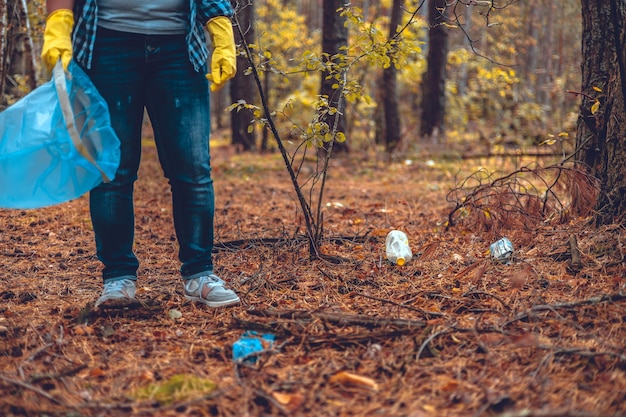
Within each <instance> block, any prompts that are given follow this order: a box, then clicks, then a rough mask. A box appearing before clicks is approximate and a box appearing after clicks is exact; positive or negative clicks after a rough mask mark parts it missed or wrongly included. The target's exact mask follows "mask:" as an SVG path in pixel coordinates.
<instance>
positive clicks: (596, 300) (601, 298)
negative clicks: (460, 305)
mask: <svg viewBox="0 0 626 417" xmlns="http://www.w3.org/2000/svg"><path fill="white" fill-rule="evenodd" d="M622 300H626V294H623V293H621V292H620V293H617V294H603V295H598V296H595V297H591V298H588V299H586V300H579V301H573V302H570V303H556V304H539V305H536V306H532V307H531V308H530V309H528V310H526V311H523V312H521V313H520V314H518V315H517V316H516V317H515V318H514V319H512V320H510V321H508V322H506V323H505V324H504V326H507V325H509V324H511V323H513V322H515V321H518V320H522V319H525V318H526V317H528V316H530V315H531V314H532V313H537V312H540V311H546V310H548V311H555V310H566V309H570V308H576V307H580V306H584V305H592V304H600V303H605V302H611V301H622Z"/></svg>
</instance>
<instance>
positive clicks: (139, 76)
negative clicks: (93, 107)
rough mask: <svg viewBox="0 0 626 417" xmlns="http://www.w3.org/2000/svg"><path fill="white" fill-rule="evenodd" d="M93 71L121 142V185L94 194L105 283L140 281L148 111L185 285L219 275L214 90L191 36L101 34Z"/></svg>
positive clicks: (93, 216) (93, 213)
mask: <svg viewBox="0 0 626 417" xmlns="http://www.w3.org/2000/svg"><path fill="white" fill-rule="evenodd" d="M85 71H86V72H87V73H88V74H89V76H90V78H91V80H92V81H93V83H94V84H95V86H96V87H97V88H98V91H99V92H100V94H102V96H103V97H104V99H105V100H106V102H107V103H108V105H109V111H110V114H111V125H112V127H113V129H114V130H115V132H116V133H117V135H118V136H119V138H120V141H121V162H120V166H119V169H118V170H117V174H116V176H115V179H114V180H113V181H112V182H110V183H106V184H105V183H103V184H101V185H99V186H98V187H96V188H95V189H93V190H92V191H91V192H90V196H89V203H90V212H91V220H92V224H93V229H94V234H95V240H96V254H97V256H98V259H99V260H100V261H101V262H102V263H103V264H104V268H103V270H102V278H103V280H104V281H105V282H106V281H111V280H116V279H120V278H121V277H125V278H132V279H136V276H137V269H138V268H139V261H138V260H137V257H136V256H135V254H134V252H133V242H134V227H135V219H134V206H133V187H134V183H135V181H136V180H137V171H138V169H139V161H140V159H141V132H142V122H143V116H144V109H145V110H147V112H148V115H149V116H150V121H151V122H152V127H153V129H154V139H155V143H156V148H157V152H158V155H159V162H160V164H161V167H162V169H163V173H164V175H165V177H166V178H167V179H168V180H169V185H170V187H171V190H172V206H173V213H174V227H175V230H176V237H177V239H178V244H179V253H178V256H179V259H180V261H181V263H182V266H181V269H180V272H181V274H182V276H183V277H184V278H186V277H190V276H192V275H197V274H199V273H202V272H210V271H212V270H213V262H212V258H211V252H212V250H213V217H214V212H215V201H214V193H213V180H212V179H211V163H210V155H209V135H210V128H211V122H210V114H209V111H210V108H209V86H208V81H207V80H206V78H205V74H204V73H200V72H196V71H194V68H193V66H192V64H191V62H190V61H189V58H188V54H187V44H186V42H185V37H184V35H160V36H149V35H139V34H132V33H123V32H116V31H111V30H106V29H101V28H99V29H98V33H97V37H96V43H95V46H94V59H93V63H92V69H91V70H87V69H85Z"/></svg>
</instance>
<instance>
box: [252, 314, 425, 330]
mask: <svg viewBox="0 0 626 417" xmlns="http://www.w3.org/2000/svg"><path fill="white" fill-rule="evenodd" d="M248 314H252V315H255V316H263V317H278V318H289V319H297V320H298V321H302V320H305V321H313V320H316V319H319V320H323V321H326V322H329V323H333V324H336V325H340V326H353V325H357V326H364V327H387V326H391V327H399V328H404V329H408V330H416V329H423V328H424V327H426V322H425V321H421V320H409V319H389V318H385V317H375V316H365V315H361V314H342V313H328V312H310V311H306V310H288V311H278V310H273V309H266V310H250V311H248Z"/></svg>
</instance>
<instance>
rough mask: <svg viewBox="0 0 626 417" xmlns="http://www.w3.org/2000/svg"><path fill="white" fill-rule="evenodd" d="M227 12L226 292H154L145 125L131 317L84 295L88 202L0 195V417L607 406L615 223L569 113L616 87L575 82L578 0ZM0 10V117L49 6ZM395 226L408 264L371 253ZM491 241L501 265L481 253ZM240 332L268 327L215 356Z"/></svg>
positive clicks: (157, 248)
mask: <svg viewBox="0 0 626 417" xmlns="http://www.w3.org/2000/svg"><path fill="white" fill-rule="evenodd" d="M582 3H583V10H584V5H585V4H591V3H592V2H585V1H583V2H582ZM613 3H616V2H615V1H611V4H613ZM618 3H619V6H620V10H621V13H622V14H623V13H624V9H625V8H626V6H625V4H624V2H618ZM236 5H237V6H238V9H237V10H238V12H237V15H236V16H235V19H234V22H235V33H236V37H237V38H238V41H239V46H240V48H239V50H240V60H239V62H238V66H239V72H238V76H237V78H236V79H234V80H233V81H232V82H231V85H230V86H229V87H228V88H227V89H224V90H221V91H220V92H218V93H216V94H214V95H213V97H212V106H213V109H214V111H213V113H212V115H211V117H212V124H213V138H212V157H213V159H212V161H213V165H214V172H215V175H216V193H217V195H218V223H219V224H218V226H217V231H216V232H217V236H218V242H217V245H216V252H217V253H216V256H217V259H218V264H219V265H221V273H223V275H224V277H225V278H226V279H227V280H229V281H230V283H231V285H233V286H234V288H235V289H236V290H237V291H238V292H239V293H240V294H242V299H243V308H241V309H237V310H233V311H228V310H227V311H222V310H218V311H211V310H208V309H203V308H201V307H200V308H198V307H195V306H193V305H190V304H189V303H186V302H185V301H184V299H183V298H182V297H181V293H180V291H176V289H173V288H172V285H171V282H172V280H173V279H174V277H175V276H176V268H177V266H176V261H175V259H174V258H175V256H173V255H172V254H173V253H175V251H176V244H175V237H174V233H173V230H172V225H171V222H170V219H169V207H168V206H169V198H170V197H171V194H170V193H169V190H168V189H167V187H166V186H165V185H164V184H161V183H160V182H159V181H160V177H159V173H160V171H159V168H158V163H157V159H156V154H155V150H154V146H153V142H152V138H151V130H150V124H149V121H147V122H146V127H145V132H144V133H145V142H144V145H145V153H144V162H143V164H142V172H141V174H142V175H141V178H142V179H141V180H140V181H139V182H138V187H137V188H138V189H137V198H136V203H137V222H138V225H137V242H138V248H137V250H138V254H139V255H140V257H141V259H142V274H143V276H144V279H145V282H146V284H145V285H144V286H141V287H140V288H139V291H138V296H139V297H140V299H141V300H142V301H143V302H144V305H143V306H142V308H139V309H136V310H133V309H131V310H124V311H114V312H111V311H108V312H99V311H94V310H93V297H94V295H95V294H97V292H98V291H99V282H98V278H97V275H98V268H99V266H98V263H97V260H96V259H95V257H94V255H93V249H92V247H93V243H92V242H91V240H92V239H91V228H90V224H89V221H88V215H87V210H88V208H87V205H86V201H85V199H84V198H81V199H77V200H75V201H72V202H69V203H67V204H64V205H59V206H55V207H51V208H46V209H42V210H35V211H31V210H0V226H1V228H2V230H3V232H2V235H1V238H0V257H1V258H0V259H2V263H3V265H2V266H3V269H4V271H3V272H2V273H0V300H1V302H2V304H0V314H1V316H0V341H2V342H5V343H4V346H3V347H2V348H0V369H1V372H0V392H2V393H3V394H5V395H3V396H2V397H1V399H0V411H2V412H3V413H4V414H5V415H64V416H66V415H67V416H69V415H119V413H126V412H131V411H132V412H133V413H135V414H137V415H178V414H181V413H185V414H188V415H375V414H376V415H377V414H381V413H382V414H383V415H390V416H391V415H402V416H427V415H437V416H445V415H458V416H466V415H474V416H480V415H497V416H502V417H504V416H508V417H513V416H544V417H546V416H623V415H624V414H625V413H626V410H625V407H626V406H625V404H626V401H625V400H626V397H625V394H624V392H626V373H625V370H626V357H625V354H624V343H623V341H624V339H625V337H626V335H625V329H624V325H623V323H624V319H625V317H624V308H623V301H624V299H625V298H626V296H625V295H624V277H625V268H624V253H625V249H624V245H623V241H624V228H623V217H620V216H619V214H620V213H616V212H612V213H610V214H611V216H610V218H611V219H617V220H616V221H607V220H603V221H594V219H595V217H594V216H595V213H596V212H597V211H594V205H595V204H596V200H597V196H598V195H602V193H600V191H599V190H600V188H601V186H600V184H603V183H604V182H603V181H602V176H601V175H598V176H597V177H595V176H594V175H592V174H595V173H593V172H592V171H591V170H586V169H582V168H580V167H579V166H574V164H573V163H572V161H573V160H574V159H575V152H576V151H577V150H580V149H581V148H583V147H584V146H583V145H585V144H588V143H589V142H586V141H584V140H580V138H581V137H584V135H582V134H581V120H582V119H584V117H583V116H585V115H591V116H596V118H597V119H598V120H600V119H599V117H600V115H604V114H607V115H608V114H610V112H609V108H610V106H608V104H607V103H610V101H609V100H608V99H607V97H608V96H609V93H612V92H613V91H615V90H619V89H615V88H610V86H611V84H610V83H609V81H607V79H608V80H614V79H615V77H613V78H611V77H606V79H604V81H606V83H605V82H604V81H603V82H600V81H599V80H598V79H597V78H596V79H594V80H593V82H591V83H585V81H584V80H585V74H584V65H583V64H584V62H585V61H584V58H583V54H582V53H581V45H584V44H585V41H584V39H583V38H584V34H585V29H584V22H583V19H582V16H581V3H580V2H575V1H569V0H568V1H563V2H552V1H547V0H528V1H503V2H495V1H476V0H467V1H453V2H440V1H436V2H411V1H398V0H396V1H393V2H392V1H391V0H390V1H374V0H369V1H364V2H360V4H351V5H344V4H343V3H342V2H339V1H317V2H316V1H304V0H299V1H295V0H294V1H278V0H268V1H263V2H239V3H236ZM2 7H3V9H2V11H3V14H2V15H3V21H2V25H3V26H2V30H3V31H2V35H3V36H2V42H3V43H2V51H3V54H2V67H1V68H2V71H3V77H2V89H1V90H0V91H2V92H3V95H2V103H1V105H2V106H3V107H6V106H8V105H10V104H12V103H14V102H15V101H16V100H18V99H19V98H20V97H23V96H24V95H25V94H27V93H28V92H29V91H32V89H33V88H36V86H37V85H40V84H41V83H43V82H46V81H47V74H45V73H44V71H43V69H42V68H41V65H40V62H39V50H40V48H41V38H42V33H43V27H44V20H45V11H44V7H43V4H42V2H40V1H37V0H36V1H33V2H26V1H25V0H21V1H20V0H17V1H3V2H2ZM599 7H601V6H599ZM607 7H608V3H607ZM599 15H600V14H599ZM329 16H330V17H329ZM610 22H612V21H611V20H602V19H600V24H602V25H604V26H606V27H610ZM331 28H332V29H331ZM622 30H623V27H622ZM435 34H436V35H435ZM604 41H605V42H606V41H608V38H607V37H606V36H605V38H604ZM434 42H435V43H434ZM436 42H438V43H436ZM600 45H602V44H600ZM596 46H598V44H596ZM583 49H584V48H583ZM600 49H601V48H596V50H598V51H600ZM609 49H610V48H609ZM618 49H619V48H618ZM615 62H618V61H615ZM613 67H617V65H614V66H613ZM394 107H396V109H397V114H396V115H395V116H394V115H393V114H391V113H392V112H390V109H392V108H394ZM615 107H617V106H615ZM622 109H623V108H622ZM606 119H612V118H611V117H608V116H607V118H606ZM614 119H616V120H621V116H620V115H619V114H618V115H617V116H616V117H614ZM607 123H609V122H608V121H607ZM609 130H610V129H609ZM609 139H610V137H609ZM607 140H608V139H607ZM600 148H602V146H600ZM582 159H584V158H580V159H579V160H578V162H581V160H582ZM615 166H616V167H617V166H618V165H615ZM590 171H591V172H590ZM618 174H619V171H618ZM622 177H623V176H622ZM615 191H616V193H617V195H618V196H619V195H620V192H619V189H617V188H616V190H615ZM621 194H622V199H623V193H621ZM393 228H399V229H403V230H405V231H406V232H407V234H408V235H409V238H410V241H411V246H412V249H413V252H414V255H415V256H414V259H413V260H412V261H411V262H409V263H408V264H407V265H406V266H405V267H404V268H399V267H397V266H396V265H393V264H391V263H389V262H386V261H385V259H384V240H385V236H386V234H387V232H388V231H389V230H391V229H393ZM501 237H508V238H509V239H510V240H511V241H512V242H513V245H514V247H515V257H514V258H513V259H512V262H510V263H501V262H498V261H497V260H493V259H491V258H490V255H491V254H490V252H489V246H490V244H491V243H493V242H495V241H496V240H498V239H500V238H501ZM16 277H19V278H20V279H19V280H16ZM42 278H43V279H42ZM244 331H256V332H258V333H262V334H267V335H272V336H275V337H276V338H277V343H276V344H275V345H273V347H272V348H270V349H267V350H266V351H265V352H263V353H259V354H258V355H257V356H258V357H257V356H253V358H252V359H254V360H253V361H252V362H246V361H237V360H234V359H233V351H232V347H233V345H234V344H235V342H236V341H238V340H240V337H241V336H242V333H243V332H244ZM265 347H266V348H267V347H268V343H267V342H265Z"/></svg>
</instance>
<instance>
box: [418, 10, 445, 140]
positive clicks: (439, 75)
mask: <svg viewBox="0 0 626 417" xmlns="http://www.w3.org/2000/svg"><path fill="white" fill-rule="evenodd" d="M445 10H446V0H429V1H428V18H429V24H430V31H429V33H428V57H427V60H428V67H427V69H426V74H424V79H423V82H422V87H423V91H424V94H423V96H422V117H421V125H420V133H421V136H422V137H431V138H434V137H436V136H437V135H438V134H440V133H442V132H443V129H444V119H443V118H444V114H445V97H446V59H447V56H448V31H447V29H446V26H445V25H444V24H443V23H444V22H445V19H444V16H443V14H442V13H445Z"/></svg>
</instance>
